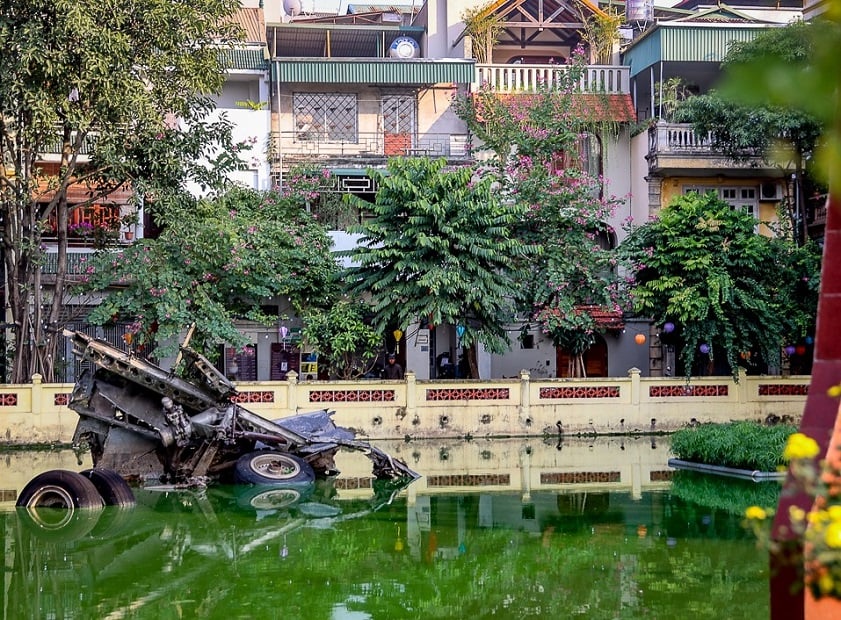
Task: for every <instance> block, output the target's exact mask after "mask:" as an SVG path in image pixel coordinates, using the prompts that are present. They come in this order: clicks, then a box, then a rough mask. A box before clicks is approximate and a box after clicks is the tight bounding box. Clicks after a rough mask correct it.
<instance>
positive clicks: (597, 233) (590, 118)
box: [457, 50, 623, 376]
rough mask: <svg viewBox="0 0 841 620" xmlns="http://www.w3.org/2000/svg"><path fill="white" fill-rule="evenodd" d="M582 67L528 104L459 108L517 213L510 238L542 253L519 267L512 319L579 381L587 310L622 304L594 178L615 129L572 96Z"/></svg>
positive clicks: (489, 100)
mask: <svg viewBox="0 0 841 620" xmlns="http://www.w3.org/2000/svg"><path fill="white" fill-rule="evenodd" d="M585 61H586V59H585V58H584V55H583V53H582V52H581V51H580V50H578V51H577V52H576V53H575V54H574V55H573V58H572V60H571V64H570V65H569V66H566V67H563V68H559V69H558V73H557V75H556V76H555V78H554V84H553V85H552V86H547V87H545V88H542V89H541V90H540V91H539V92H537V93H536V94H534V95H531V96H528V95H521V96H517V97H504V96H500V95H499V94H498V93H495V92H493V91H492V90H490V89H482V90H481V91H480V92H479V93H478V94H477V95H476V96H475V97H469V98H468V97H465V98H462V99H460V100H459V101H458V103H457V109H458V113H459V115H460V116H461V117H462V118H464V119H465V120H466V121H467V123H468V125H469V126H470V128H471V130H472V131H473V132H474V133H475V134H476V135H477V136H478V137H479V138H480V139H481V140H482V142H483V143H484V146H485V148H488V149H490V150H492V151H493V152H494V153H495V157H494V158H493V159H492V160H491V164H492V165H493V166H495V167H496V168H497V170H498V174H499V176H500V178H501V179H503V181H504V184H505V187H504V190H505V192H504V193H505V195H506V196H507V197H508V200H509V202H510V203H511V204H515V205H517V209H518V211H519V212H521V213H523V217H522V219H521V222H520V225H519V232H518V235H519V236H520V237H521V238H522V239H524V240H526V241H527V242H528V243H529V244H530V245H535V246H537V247H539V248H540V252H539V253H538V254H536V255H534V256H530V257H529V260H528V264H527V265H523V266H522V268H523V274H524V275H523V279H522V281H521V283H520V285H519V287H518V289H517V293H516V300H517V302H518V310H519V312H520V317H521V318H523V319H524V320H525V321H526V322H528V321H535V322H537V323H538V325H539V326H540V327H541V329H542V331H543V333H545V334H547V335H548V336H549V337H550V338H551V339H552V341H553V343H554V345H555V346H558V347H561V348H563V349H565V350H566V351H568V352H569V353H570V360H571V368H570V374H571V375H572V376H583V375H584V363H583V354H584V352H585V351H586V350H587V349H589V348H590V347H591V346H592V345H593V343H594V342H595V337H596V333H597V331H598V329H597V325H596V321H595V319H594V318H593V312H594V310H596V309H598V310H599V311H603V310H611V311H619V310H621V309H622V305H623V301H622V295H621V293H622V289H621V287H620V286H619V285H618V280H617V268H618V257H617V256H616V253H615V252H614V248H613V240H614V238H615V237H614V234H613V231H612V230H611V228H610V226H609V225H608V222H609V221H610V219H611V218H612V216H613V213H614V211H615V208H616V206H617V205H618V204H619V201H618V200H616V199H615V198H612V197H603V193H604V192H603V187H602V181H601V179H599V178H598V177H597V176H596V174H594V173H595V172H596V171H597V170H596V169H597V166H596V165H595V163H596V160H597V159H598V157H599V156H600V148H601V144H603V143H604V142H606V139H607V138H609V137H610V136H611V135H614V134H613V132H614V131H615V130H616V129H617V127H616V125H615V123H612V122H610V121H607V122H605V121H601V120H599V118H598V117H597V116H596V109H597V107H598V106H594V105H588V103H590V104H592V102H593V100H592V99H586V98H585V96H584V95H583V94H582V93H580V92H579V91H578V88H579V83H580V77H581V73H582V71H583V70H584V68H585V64H584V63H585ZM588 97H595V98H596V100H598V95H592V94H591V95H588Z"/></svg>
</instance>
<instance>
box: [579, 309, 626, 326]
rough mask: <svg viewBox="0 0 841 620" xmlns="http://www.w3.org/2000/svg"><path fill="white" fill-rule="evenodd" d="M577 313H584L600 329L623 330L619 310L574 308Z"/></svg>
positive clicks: (622, 318)
mask: <svg viewBox="0 0 841 620" xmlns="http://www.w3.org/2000/svg"><path fill="white" fill-rule="evenodd" d="M575 309H576V310H578V311H579V312H586V313H587V314H589V315H590V316H591V317H593V321H595V323H596V326H597V327H600V328H601V329H624V328H625V321H624V317H623V314H622V311H621V310H608V309H607V308H602V307H600V306H576V307H575Z"/></svg>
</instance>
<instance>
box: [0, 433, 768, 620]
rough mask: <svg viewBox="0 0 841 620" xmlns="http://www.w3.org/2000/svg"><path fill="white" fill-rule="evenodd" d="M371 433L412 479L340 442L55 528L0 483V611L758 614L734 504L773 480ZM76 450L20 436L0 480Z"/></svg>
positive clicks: (622, 448)
mask: <svg viewBox="0 0 841 620" xmlns="http://www.w3.org/2000/svg"><path fill="white" fill-rule="evenodd" d="M380 444H382V445H381V447H382V448H383V449H385V450H386V451H387V452H389V453H390V454H394V455H396V456H398V457H400V458H403V459H405V460H406V462H407V463H408V464H409V465H410V466H411V467H412V468H413V469H415V470H416V471H418V472H420V473H422V474H423V477H422V478H421V479H419V480H417V481H415V482H413V483H412V484H410V485H409V486H408V487H405V488H401V487H395V486H394V485H390V484H387V483H378V482H376V481H372V480H371V478H370V462H369V461H368V459H367V458H365V457H364V455H361V454H358V453H343V454H341V455H340V458H339V459H338V461H337V464H338V466H339V468H340V469H341V470H342V473H341V475H340V476H339V477H338V478H336V479H335V480H332V481H327V482H323V483H320V484H318V485H316V486H314V487H312V488H305V489H302V488H297V489H265V488H258V487H210V488H208V489H205V490H183V491H175V492H174V491H142V492H140V491H139V492H138V494H137V495H138V505H137V506H135V507H134V508H132V509H128V510H116V509H111V508H106V509H104V510H102V511H95V512H93V513H88V514H82V513H79V514H76V515H73V516H72V518H70V519H69V520H67V523H66V524H65V525H64V526H62V527H55V528H54V529H53V530H51V531H50V530H45V529H44V528H43V527H41V528H39V527H37V526H35V525H34V524H33V522H32V520H31V519H30V518H29V517H28V513H26V511H22V510H20V509H18V510H15V509H14V508H13V500H12V501H6V502H4V503H3V504H2V507H0V519H2V535H3V543H4V549H5V562H6V581H5V585H4V586H3V601H4V605H3V610H4V612H3V618H23V617H32V618H34V617H39V618H40V617H57V618H91V617H97V618H105V617H110V618H119V617H129V616H130V617H138V618H146V617H148V618H161V617H163V618H168V617H214V618H215V617H219V618H223V617H225V618H227V617H230V618H242V617H267V618H268V617H290V618H339V617H342V615H343V614H345V615H347V614H348V613H349V612H351V611H352V612H354V613H355V614H356V615H355V616H354V617H360V618H384V617H388V618H417V617H419V616H421V615H432V616H434V617H441V618H449V617H465V616H468V615H473V616H476V617H487V616H490V615H495V616H497V617H546V618H557V617H568V616H571V615H581V614H584V615H587V616H589V617H617V616H619V615H621V616H622V617H627V618H635V617H640V618H642V617H654V616H657V617H678V616H683V617H707V615H705V614H707V613H708V614H713V615H709V617H716V616H715V615H714V614H715V613H717V612H718V611H720V610H722V609H727V610H728V613H729V614H730V617H763V616H765V615H767V593H768V591H767V570H766V569H767V556H763V555H762V553H760V552H757V550H756V545H755V543H754V541H753V540H752V538H751V537H750V535H749V534H748V533H747V532H746V531H745V530H743V529H742V528H741V525H740V523H741V513H740V512H739V511H740V510H743V507H741V503H745V502H748V503H756V502H763V501H773V493H774V492H775V490H774V488H773V487H770V486H765V487H763V489H764V490H765V491H768V490H770V491H771V497H772V499H768V498H765V499H763V498H757V497H754V496H753V493H755V492H756V490H757V489H758V488H759V487H758V485H756V484H755V483H748V484H747V485H745V483H744V482H743V481H738V482H736V483H732V482H731V481H722V480H718V481H709V480H708V479H705V480H703V481H699V480H690V482H689V483H688V484H680V485H679V484H678V482H679V478H680V476H683V475H684V474H685V473H686V472H678V473H676V474H674V475H673V473H672V471H671V470H670V468H669V467H668V466H667V465H666V463H667V461H668V458H669V456H670V453H669V446H668V438H667V437H610V438H595V437H593V438H565V439H564V440H563V441H562V442H559V441H557V440H556V439H554V438H552V439H547V440H542V439H530V440H522V439H517V440H498V439H494V440H474V441H458V440H448V441H436V442H432V441H425V442H414V441H413V442H400V441H394V442H378V445H380ZM84 466H85V463H84V462H82V463H81V464H80V463H78V461H76V458H75V456H73V455H72V453H69V452H68V453H66V454H65V453H63V452H61V453H54V454H52V455H51V456H50V457H49V458H46V457H45V456H44V455H43V454H40V455H39V454H37V453H32V455H31V460H29V461H27V453H16V454H15V455H14V456H13V457H11V456H10V457H8V458H6V459H5V460H0V480H2V483H0V485H2V486H4V487H7V489H6V491H5V493H6V495H10V494H13V493H15V490H14V489H15V488H21V487H22V485H23V484H25V483H26V481H28V480H29V479H30V478H31V477H32V476H33V475H35V474H36V473H39V472H38V471H36V470H38V469H39V468H42V470H46V469H55V468H66V469H82V468H84ZM681 489H688V490H689V491H688V492H690V493H696V495H697V496H696V497H685V496H683V495H681V493H682V492H683V491H681ZM6 495H4V498H5V497H6ZM12 497H14V495H13V496H12ZM728 502H730V503H728ZM745 505H747V504H745ZM60 521H61V519H57V520H56V521H55V523H59V522H60ZM676 592H679V593H680V596H675V593H676ZM699 610H701V611H699ZM690 612H691V613H690ZM702 612H703V613H702ZM687 614H689V615H687ZM741 614H748V615H741Z"/></svg>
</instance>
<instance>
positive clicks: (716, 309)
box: [620, 193, 819, 377]
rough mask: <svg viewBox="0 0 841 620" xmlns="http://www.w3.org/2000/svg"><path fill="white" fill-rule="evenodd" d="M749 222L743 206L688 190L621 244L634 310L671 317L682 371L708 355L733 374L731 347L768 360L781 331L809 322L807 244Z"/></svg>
mask: <svg viewBox="0 0 841 620" xmlns="http://www.w3.org/2000/svg"><path fill="white" fill-rule="evenodd" d="M755 226H756V220H755V219H754V218H753V217H752V216H751V215H750V214H748V213H747V212H745V211H742V210H738V209H731V208H730V206H729V205H728V204H727V203H725V202H723V201H721V200H719V199H718V198H716V197H715V196H714V195H712V194H706V195H704V196H699V195H698V194H695V193H691V194H688V195H686V196H680V197H678V198H676V199H675V200H674V201H673V202H672V203H671V204H670V205H669V206H668V207H667V208H666V209H664V210H663V211H662V212H661V213H660V217H659V218H658V219H656V220H652V221H650V222H648V223H646V224H644V225H642V226H640V227H638V228H636V229H634V230H632V231H631V233H630V235H629V236H628V237H627V239H625V241H624V242H623V243H622V246H621V248H620V249H621V250H622V252H623V253H624V254H625V255H626V257H627V258H628V259H629V261H630V262H631V264H632V265H633V271H632V274H631V275H632V278H633V279H632V282H631V286H632V298H633V304H634V309H635V310H636V311H637V312H639V313H640V314H642V315H644V316H648V317H651V318H652V320H653V321H654V322H655V323H657V324H660V325H663V324H665V323H666V322H671V323H673V324H674V325H676V330H675V335H676V337H677V338H678V339H679V342H680V351H679V356H680V360H681V361H682V364H683V367H684V371H685V373H686V376H687V377H689V376H690V375H691V374H692V373H693V371H694V370H697V369H699V368H700V369H701V370H702V371H703V370H704V369H705V367H706V366H708V365H709V364H711V363H712V362H713V361H714V360H715V359H716V358H717V356H721V358H720V359H723V360H724V361H726V365H727V366H729V368H730V371H731V372H732V373H733V376H734V377H736V376H737V373H738V365H739V359H740V357H739V356H740V354H745V356H747V354H748V353H751V354H754V353H756V354H758V355H759V356H760V357H761V359H762V360H764V361H765V362H767V363H770V364H775V363H777V362H778V361H779V357H780V348H781V347H782V346H783V344H784V343H785V342H786V340H788V339H789V338H792V337H793V336H794V335H795V334H799V335H800V336H802V335H805V332H806V330H807V329H808V327H809V325H810V324H813V322H814V316H815V311H816V302H817V290H818V275H817V272H811V273H809V274H806V273H804V271H803V270H804V269H808V270H811V269H814V268H815V267H816V265H815V262H816V261H817V257H818V256H819V253H818V250H817V248H816V246H815V245H814V244H810V245H807V246H806V247H804V248H797V247H795V246H794V245H793V244H792V243H790V242H788V241H786V240H783V239H770V238H768V237H765V236H762V235H758V234H756V233H755V232H754V228H755ZM804 278H806V280H805V281H804ZM804 285H805V287H806V288H805V289H804V288H803V287H804ZM804 293H807V295H806V298H805V300H804V299H803V298H801V299H800V301H799V302H798V301H797V297H798V296H800V295H803V294H804ZM804 301H805V303H806V305H804ZM810 322H811V323H810ZM742 363H744V362H742ZM704 374H707V373H704Z"/></svg>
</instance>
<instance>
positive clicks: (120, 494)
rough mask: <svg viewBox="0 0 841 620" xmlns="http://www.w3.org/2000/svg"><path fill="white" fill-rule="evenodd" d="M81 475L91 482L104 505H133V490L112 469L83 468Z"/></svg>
mask: <svg viewBox="0 0 841 620" xmlns="http://www.w3.org/2000/svg"><path fill="white" fill-rule="evenodd" d="M82 475H83V476H84V477H85V478H87V479H88V480H90V481H91V482H92V483H93V486H95V487H96V490H97V491H98V492H99V495H100V496H101V497H102V500H103V501H104V502H105V505H106V506H134V504H135V499H134V492H133V491H132V490H131V487H130V486H129V485H128V483H127V482H126V481H125V479H124V478H123V477H122V476H121V475H120V474H118V473H117V472H115V471H114V470H113V469H105V468H103V467H95V468H93V469H86V470H84V471H83V472H82Z"/></svg>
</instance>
